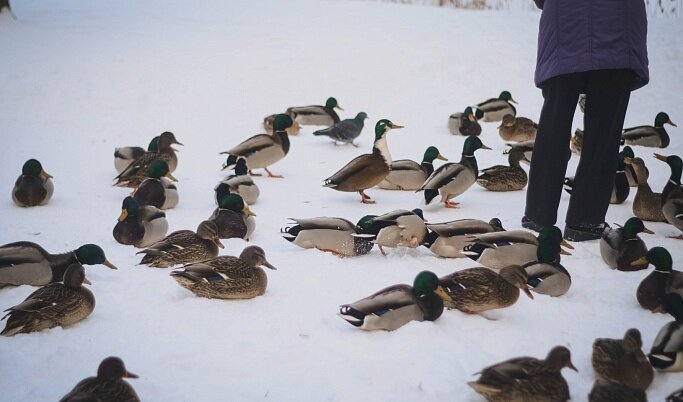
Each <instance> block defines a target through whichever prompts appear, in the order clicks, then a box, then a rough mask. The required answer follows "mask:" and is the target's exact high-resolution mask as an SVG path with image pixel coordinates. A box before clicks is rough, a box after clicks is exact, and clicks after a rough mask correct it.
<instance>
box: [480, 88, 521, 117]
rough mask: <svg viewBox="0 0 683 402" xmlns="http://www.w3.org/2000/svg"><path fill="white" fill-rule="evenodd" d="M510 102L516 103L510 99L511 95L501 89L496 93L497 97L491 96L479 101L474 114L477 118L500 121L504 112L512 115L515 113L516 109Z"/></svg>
mask: <svg viewBox="0 0 683 402" xmlns="http://www.w3.org/2000/svg"><path fill="white" fill-rule="evenodd" d="M512 103H517V102H516V101H515V100H514V99H512V95H511V94H510V92H508V91H503V92H501V93H500V95H498V98H497V99H496V98H492V99H488V100H485V101H484V102H481V103H479V104H478V105H477V106H476V109H477V111H476V113H475V116H476V118H477V120H483V121H486V122H489V121H501V120H502V119H503V116H505V115H506V114H511V115H513V116H516V115H517V110H516V109H515V107H514V106H512Z"/></svg>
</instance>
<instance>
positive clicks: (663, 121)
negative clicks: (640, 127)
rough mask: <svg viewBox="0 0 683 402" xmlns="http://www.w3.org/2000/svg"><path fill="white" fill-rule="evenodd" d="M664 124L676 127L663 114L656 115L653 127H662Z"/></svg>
mask: <svg viewBox="0 0 683 402" xmlns="http://www.w3.org/2000/svg"><path fill="white" fill-rule="evenodd" d="M664 124H671V125H672V126H674V127H678V126H677V125H675V124H674V122H672V121H671V119H670V118H669V115H668V114H666V113H664V112H659V113H657V116H655V127H664Z"/></svg>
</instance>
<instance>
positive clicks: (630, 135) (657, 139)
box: [621, 112, 678, 148]
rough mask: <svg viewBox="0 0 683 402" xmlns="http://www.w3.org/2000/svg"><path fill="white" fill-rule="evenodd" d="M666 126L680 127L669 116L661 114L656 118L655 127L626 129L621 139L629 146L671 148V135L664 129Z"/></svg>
mask: <svg viewBox="0 0 683 402" xmlns="http://www.w3.org/2000/svg"><path fill="white" fill-rule="evenodd" d="M664 124H671V125H672V126H674V127H678V126H676V125H675V124H674V123H673V122H672V121H671V119H670V118H669V115H668V114H666V113H664V112H660V113H657V116H655V125H654V126H638V127H633V128H627V129H624V132H623V134H622V135H621V138H622V139H623V140H624V143H625V144H628V145H641V146H644V147H654V148H666V147H668V146H669V142H670V139H669V134H668V133H667V132H666V129H665V128H664Z"/></svg>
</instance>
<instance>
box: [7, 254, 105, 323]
mask: <svg viewBox="0 0 683 402" xmlns="http://www.w3.org/2000/svg"><path fill="white" fill-rule="evenodd" d="M84 281H85V269H83V266H82V265H81V264H78V263H74V264H71V265H69V267H68V268H67V269H66V272H65V273H64V278H63V282H64V283H51V284H49V285H47V286H45V287H42V288H40V289H38V290H36V291H35V292H33V293H31V294H30V295H29V296H28V297H27V298H26V300H24V301H23V302H22V303H21V304H18V305H16V306H14V307H10V308H8V309H7V310H5V311H9V313H7V315H5V316H4V317H3V318H2V319H3V320H4V319H5V318H7V317H9V319H8V320H7V325H6V326H5V329H4V330H3V331H2V333H0V335H3V336H12V335H16V334H28V333H29V332H37V331H42V330H44V329H48V328H54V327H57V326H61V327H68V326H70V325H73V324H75V323H77V322H79V321H81V320H83V319H84V318H85V317H87V316H89V315H90V313H92V312H93V310H94V309H95V296H93V294H92V292H91V291H90V290H88V289H86V288H84V287H83V286H82V285H83V282H84Z"/></svg>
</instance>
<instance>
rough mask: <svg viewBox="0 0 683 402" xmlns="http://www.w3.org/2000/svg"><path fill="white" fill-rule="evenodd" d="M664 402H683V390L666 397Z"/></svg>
mask: <svg viewBox="0 0 683 402" xmlns="http://www.w3.org/2000/svg"><path fill="white" fill-rule="evenodd" d="M664 402H683V388H681V389H679V390H677V391H674V392H672V393H671V395H669V396H667V397H666V401H664Z"/></svg>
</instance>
